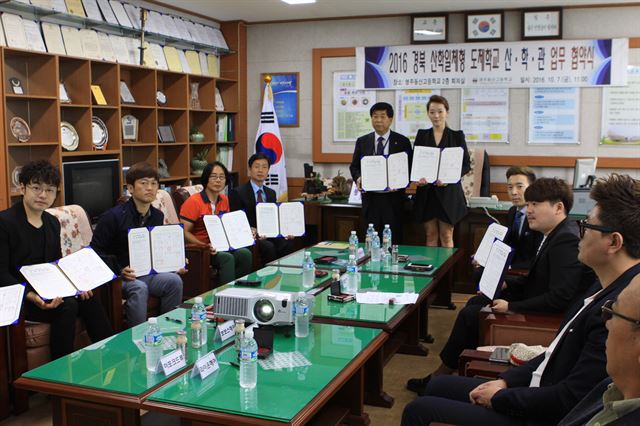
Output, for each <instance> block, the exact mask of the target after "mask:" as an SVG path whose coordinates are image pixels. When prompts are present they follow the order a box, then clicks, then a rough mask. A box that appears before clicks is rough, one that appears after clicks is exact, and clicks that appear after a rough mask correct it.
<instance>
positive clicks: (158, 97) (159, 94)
mask: <svg viewBox="0 0 640 426" xmlns="http://www.w3.org/2000/svg"><path fill="white" fill-rule="evenodd" d="M156 101H158V105H164V104H166V103H167V95H165V94H164V93H163V92H161V91H160V90H158V91H157V92H156Z"/></svg>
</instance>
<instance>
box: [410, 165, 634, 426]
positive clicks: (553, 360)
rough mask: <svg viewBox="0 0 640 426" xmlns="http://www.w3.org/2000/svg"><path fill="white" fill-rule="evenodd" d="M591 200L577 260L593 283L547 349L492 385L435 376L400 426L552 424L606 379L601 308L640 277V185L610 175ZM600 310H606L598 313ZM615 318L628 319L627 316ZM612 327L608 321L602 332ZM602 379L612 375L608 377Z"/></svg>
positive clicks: (620, 372)
mask: <svg viewBox="0 0 640 426" xmlns="http://www.w3.org/2000/svg"><path fill="white" fill-rule="evenodd" d="M591 197H592V198H593V199H594V200H595V201H596V206H595V207H594V208H593V210H592V211H591V212H590V213H589V217H588V219H587V221H586V222H585V223H586V224H588V225H591V226H590V227H586V226H583V228H584V232H583V233H582V235H583V238H582V239H581V240H580V244H579V259H580V261H581V262H584V263H585V264H586V265H588V266H589V267H591V268H593V270H594V271H595V272H596V274H597V276H598V281H597V282H596V283H594V285H593V286H592V287H591V288H590V289H589V290H588V291H587V292H586V293H585V296H586V297H582V298H580V299H579V300H578V301H577V302H576V303H575V304H574V305H573V306H572V307H571V308H570V309H569V310H568V311H567V315H566V316H565V321H564V322H563V324H562V325H561V327H560V330H559V332H558V334H557V335H556V338H555V339H554V341H553V342H552V343H551V345H550V346H549V348H548V349H547V350H546V351H545V352H544V353H543V354H541V355H539V356H538V357H536V358H534V359H532V360H531V361H529V362H527V363H525V364H524V365H522V366H520V367H515V368H511V369H509V370H507V371H506V372H504V373H502V374H501V375H500V376H499V379H498V380H492V381H484V380H482V379H477V378H470V377H456V376H440V377H434V378H433V380H431V381H430V383H429V384H428V385H427V389H426V395H427V396H426V397H423V398H420V399H418V400H416V401H413V402H412V403H410V404H409V405H407V407H406V408H405V411H404V414H403V420H402V424H403V425H418V424H420V425H423V424H429V422H445V423H453V424H470V423H473V424H492V425H512V424H531V423H535V424H557V422H558V421H560V419H562V417H564V416H565V415H566V414H567V413H568V412H569V411H570V410H571V409H573V407H574V406H575V405H576V404H577V403H578V402H579V401H580V399H581V398H583V397H584V396H585V395H587V393H588V392H589V391H590V390H592V389H593V388H594V386H596V385H597V384H598V383H599V382H600V381H601V380H602V379H603V378H604V377H605V376H606V371H605V363H606V361H605V340H606V339H607V328H606V327H605V321H604V320H603V318H602V307H603V305H605V303H606V301H607V300H611V299H615V298H616V297H618V295H619V294H620V292H621V291H622V290H623V289H624V288H625V287H627V285H628V284H629V282H631V281H632V280H634V281H635V282H638V281H639V277H640V275H639V274H640V215H638V211H640V182H638V181H637V180H634V179H632V178H630V177H629V176H624V175H616V174H614V175H611V176H610V177H609V178H606V179H599V180H598V181H597V182H596V184H595V185H594V187H593V189H592V190H591ZM596 227H597V228H596ZM618 299H619V300H620V299H622V298H621V297H618ZM625 305H626V303H625ZM632 306H634V307H636V310H635V312H636V313H635V315H634V316H633V318H635V317H637V316H640V314H638V313H637V312H638V309H637V304H635V305H632ZM630 307H631V306H630ZM607 309H608V304H607V305H606V306H605V310H604V312H605V313H608V312H609V311H608V310H607ZM620 314H621V315H625V316H628V317H630V318H631V317H632V311H631V310H629V311H626V310H625V311H623V312H620ZM613 325H614V324H613V322H612V321H609V324H608V325H607V327H609V330H612V326H613ZM614 337H615V336H614V335H613V334H612V335H611V339H613V338H614ZM609 344H610V343H608V344H607V345H609ZM620 352H624V351H618V352H613V351H612V350H611V349H610V348H609V347H607V349H606V356H607V357H609V358H612V357H620V356H622V357H623V356H624V354H622V353H620ZM627 361H628V360H627ZM634 362H635V363H637V362H638V356H635V358H634ZM621 364H622V365H621V366H620V364H618V365H619V367H620V370H618V371H616V373H617V374H618V375H619V377H622V380H625V379H624V375H629V372H628V370H626V368H625V365H624V364H626V361H624V362H622V363H621ZM609 373H610V374H611V375H612V376H613V377H615V376H614V372H613V371H609ZM636 376H637V375H636ZM572 424H573V423H572ZM579 424H582V423H579Z"/></svg>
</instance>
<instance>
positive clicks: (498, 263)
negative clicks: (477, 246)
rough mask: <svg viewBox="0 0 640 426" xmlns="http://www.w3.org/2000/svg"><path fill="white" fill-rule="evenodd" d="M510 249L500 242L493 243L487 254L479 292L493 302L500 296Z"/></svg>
mask: <svg viewBox="0 0 640 426" xmlns="http://www.w3.org/2000/svg"><path fill="white" fill-rule="evenodd" d="M512 257H513V253H512V249H511V247H510V246H509V245H507V244H505V243H503V242H502V241H498V240H496V241H494V242H493V245H492V246H491V251H490V252H489V258H488V259H487V263H486V265H485V267H484V271H483V272H482V278H480V291H481V292H482V293H483V294H484V295H485V296H487V297H488V298H489V299H491V300H493V299H495V298H496V297H498V295H499V294H500V290H501V289H502V281H503V279H504V274H505V272H506V271H507V269H509V265H510V264H511V258H512Z"/></svg>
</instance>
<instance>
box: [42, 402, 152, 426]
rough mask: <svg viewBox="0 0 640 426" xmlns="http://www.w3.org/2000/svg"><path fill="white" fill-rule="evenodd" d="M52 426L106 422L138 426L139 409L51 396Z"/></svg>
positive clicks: (73, 425) (83, 425)
mask: <svg viewBox="0 0 640 426" xmlns="http://www.w3.org/2000/svg"><path fill="white" fill-rule="evenodd" d="M51 411H52V419H53V425H54V426H86V425H90V424H94V425H95V424H107V425H119V426H140V410H138V409H134V408H124V407H115V406H109V405H101V404H95V403H93V402H86V401H80V400H77V399H69V398H63V397H59V396H52V397H51Z"/></svg>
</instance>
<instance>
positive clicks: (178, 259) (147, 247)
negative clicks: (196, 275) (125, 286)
mask: <svg viewBox="0 0 640 426" xmlns="http://www.w3.org/2000/svg"><path fill="white" fill-rule="evenodd" d="M128 239H129V266H130V267H131V268H132V269H133V270H134V271H136V277H142V276H144V275H149V274H158V273H161V272H175V271H177V270H179V269H180V268H184V267H185V265H186V260H185V254H184V231H183V229H182V225H164V226H152V227H149V228H144V227H143V228H133V229H130V230H129V235H128Z"/></svg>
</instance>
